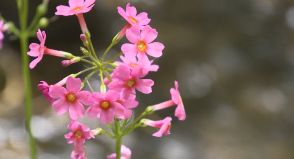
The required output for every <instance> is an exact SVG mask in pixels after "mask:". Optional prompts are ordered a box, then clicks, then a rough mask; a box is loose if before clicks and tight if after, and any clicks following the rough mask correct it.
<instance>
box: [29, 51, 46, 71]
mask: <svg viewBox="0 0 294 159" xmlns="http://www.w3.org/2000/svg"><path fill="white" fill-rule="evenodd" d="M42 58H43V54H41V55H40V56H39V57H37V58H36V59H34V60H33V61H32V62H31V63H30V69H33V68H35V67H36V65H37V64H38V63H39V62H40V61H41V60H42Z"/></svg>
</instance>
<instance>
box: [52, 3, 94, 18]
mask: <svg viewBox="0 0 294 159" xmlns="http://www.w3.org/2000/svg"><path fill="white" fill-rule="evenodd" d="M95 1H96V0H69V1H68V4H69V6H65V5H59V6H57V7H56V10H57V11H56V12H55V15H63V16H71V15H77V14H83V13H87V12H89V11H90V10H91V9H92V8H93V6H94V3H95Z"/></svg>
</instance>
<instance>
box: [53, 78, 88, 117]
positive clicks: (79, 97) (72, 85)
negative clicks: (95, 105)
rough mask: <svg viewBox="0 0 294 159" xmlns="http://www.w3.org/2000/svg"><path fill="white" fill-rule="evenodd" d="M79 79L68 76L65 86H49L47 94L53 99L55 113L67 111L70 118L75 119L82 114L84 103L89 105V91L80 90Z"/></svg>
mask: <svg viewBox="0 0 294 159" xmlns="http://www.w3.org/2000/svg"><path fill="white" fill-rule="evenodd" d="M81 84H82V82H81V80H80V79H79V78H73V77H69V78H68V79H67V81H66V88H64V87H62V86H59V85H53V86H51V87H50V88H49V95H50V97H51V98H53V99H54V102H53V103H52V106H53V108H54V109H55V111H56V112H57V114H59V115H61V114H64V113H65V112H67V111H68V112H69V116H70V118H71V119H72V120H77V119H78V118H79V117H81V116H83V114H84V110H85V108H84V105H90V104H91V103H92V101H91V100H92V99H91V98H90V97H91V96H90V92H88V91H81Z"/></svg>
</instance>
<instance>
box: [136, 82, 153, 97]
mask: <svg viewBox="0 0 294 159" xmlns="http://www.w3.org/2000/svg"><path fill="white" fill-rule="evenodd" d="M153 85H154V82H153V81H152V80H151V79H140V80H137V86H136V89H137V90H138V91H140V92H142V93H144V94H149V93H151V92H152V86H153Z"/></svg>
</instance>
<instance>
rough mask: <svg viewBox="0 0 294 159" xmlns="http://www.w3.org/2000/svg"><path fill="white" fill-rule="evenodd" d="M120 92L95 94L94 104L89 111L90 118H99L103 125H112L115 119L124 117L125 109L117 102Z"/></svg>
mask: <svg viewBox="0 0 294 159" xmlns="http://www.w3.org/2000/svg"><path fill="white" fill-rule="evenodd" d="M119 98H120V95H119V93H118V92H116V91H113V90H109V91H107V92H106V93H93V99H94V102H93V104H91V105H90V107H89V108H88V110H87V114H88V115H89V116H90V117H97V118H98V119H100V121H101V122H102V123H103V124H110V123H112V122H113V120H114V118H115V117H119V116H124V112H125V108H124V107H123V106H122V105H121V104H120V103H119V102H117V101H118V100H119Z"/></svg>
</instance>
